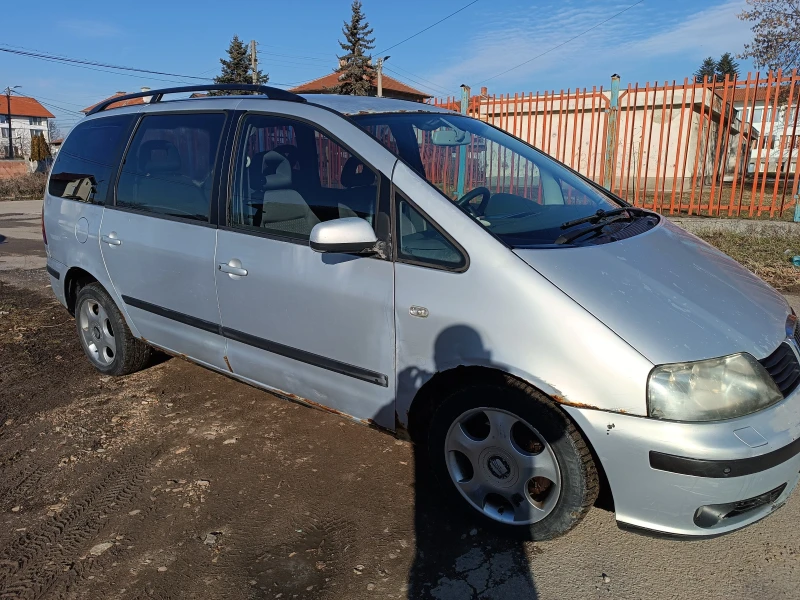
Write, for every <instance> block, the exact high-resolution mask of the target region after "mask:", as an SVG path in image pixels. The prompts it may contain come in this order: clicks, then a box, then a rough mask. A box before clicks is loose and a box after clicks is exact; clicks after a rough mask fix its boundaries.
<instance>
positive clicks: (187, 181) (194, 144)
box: [116, 113, 225, 221]
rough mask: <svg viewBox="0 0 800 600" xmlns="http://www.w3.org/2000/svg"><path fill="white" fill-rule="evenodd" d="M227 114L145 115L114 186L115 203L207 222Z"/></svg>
mask: <svg viewBox="0 0 800 600" xmlns="http://www.w3.org/2000/svg"><path fill="white" fill-rule="evenodd" d="M224 123H225V115H224V114H222V113H208V114H204V113H190V114H182V115H149V116H146V117H144V119H143V120H142V122H141V124H140V125H139V128H138V129H137V130H136V134H135V135H134V138H133V141H132V142H131V145H130V148H129V149H128V153H127V155H126V157H125V161H124V164H123V167H122V172H121V174H120V177H119V183H118V185H117V198H116V205H117V206H123V207H126V208H134V209H137V210H143V211H147V212H152V213H157V214H162V215H168V216H172V217H183V218H186V219H195V220H199V221H208V218H209V213H210V210H211V188H212V184H213V180H214V166H215V164H216V159H217V149H218V147H219V141H220V136H221V134H222V127H223V125H224Z"/></svg>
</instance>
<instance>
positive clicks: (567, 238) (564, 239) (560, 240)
mask: <svg viewBox="0 0 800 600" xmlns="http://www.w3.org/2000/svg"><path fill="white" fill-rule="evenodd" d="M610 212H613V211H608V212H607V213H606V214H605V215H604V218H603V220H602V221H601V222H600V223H595V224H594V225H590V226H589V227H584V228H583V229H580V230H579V231H575V232H573V233H570V234H569V235H567V234H565V233H564V234H561V235H560V236H558V237H557V238H556V241H555V242H554V243H556V244H569V243H570V242H572V241H574V240H577V239H578V238H579V237H583V236H584V235H586V234H587V233H591V232H592V231H600V230H601V229H603V227H605V226H606V225H610V224H611V223H614V222H616V221H622V220H624V219H626V218H627V217H626V216H625V215H622V214H620V213H619V212H614V214H612V215H611V217H610V218H606V217H608V213H610ZM579 222H581V223H586V222H587V221H585V220H584V221H579Z"/></svg>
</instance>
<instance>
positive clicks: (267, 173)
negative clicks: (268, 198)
mask: <svg viewBox="0 0 800 600" xmlns="http://www.w3.org/2000/svg"><path fill="white" fill-rule="evenodd" d="M261 165H262V168H261V172H262V173H263V174H264V189H265V190H279V189H284V188H288V187H289V186H291V185H292V165H291V164H290V163H289V159H287V158H286V157H285V156H283V154H280V153H279V152H275V151H274V150H273V151H271V152H267V153H266V154H265V155H264V158H263V159H262V161H261Z"/></svg>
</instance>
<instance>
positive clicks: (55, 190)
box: [47, 114, 136, 204]
mask: <svg viewBox="0 0 800 600" xmlns="http://www.w3.org/2000/svg"><path fill="white" fill-rule="evenodd" d="M135 119H136V115H134V114H131V115H117V116H113V117H105V118H102V119H93V120H91V121H87V122H86V123H81V124H79V125H77V126H76V127H75V129H74V130H73V131H72V132H71V133H70V134H69V136H68V137H67V140H66V142H64V146H63V147H62V148H61V150H60V151H59V153H58V157H57V158H56V162H55V164H54V165H53V172H52V174H51V175H50V184H49V186H48V189H47V191H48V193H49V194H50V195H51V196H57V197H59V198H65V199H68V200H77V201H79V202H87V203H89V204H105V202H106V197H107V195H108V190H109V185H110V183H111V180H112V179H113V178H114V176H115V174H116V172H117V166H118V165H119V160H120V156H121V155H122V150H123V146H124V145H125V142H126V141H127V139H128V135H129V133H130V130H131V126H132V125H133V122H134V120H135Z"/></svg>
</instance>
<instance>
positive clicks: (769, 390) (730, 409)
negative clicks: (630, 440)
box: [647, 354, 783, 421]
mask: <svg viewBox="0 0 800 600" xmlns="http://www.w3.org/2000/svg"><path fill="white" fill-rule="evenodd" d="M781 400H783V394H781V392H780V390H778V387H777V386H776V385H775V382H774V381H773V380H772V377H770V376H769V373H767V371H766V370H765V369H764V367H762V366H761V364H760V363H759V362H758V361H757V360H756V359H755V358H753V357H752V356H750V355H749V354H732V355H731V356H725V357H723V358H712V359H710V360H701V361H698V362H690V363H675V364H672V365H661V366H659V367H656V368H655V369H653V370H652V371H651V372H650V377H649V379H648V381H647V410H648V414H649V415H650V416H651V417H654V418H656V419H670V420H673V421H719V420H722V419H732V418H733V417H741V416H742V415H747V414H750V413H753V412H756V411H757V410H761V409H762V408H766V407H767V406H770V405H771V404H775V403H776V402H780V401H781Z"/></svg>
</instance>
